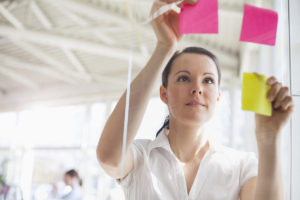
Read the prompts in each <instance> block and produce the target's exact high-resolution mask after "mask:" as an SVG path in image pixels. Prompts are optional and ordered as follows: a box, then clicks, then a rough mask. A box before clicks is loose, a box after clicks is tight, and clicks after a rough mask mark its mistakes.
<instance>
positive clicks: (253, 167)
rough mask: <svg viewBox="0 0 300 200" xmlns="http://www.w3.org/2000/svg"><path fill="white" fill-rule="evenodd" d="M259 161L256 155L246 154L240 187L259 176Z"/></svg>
mask: <svg viewBox="0 0 300 200" xmlns="http://www.w3.org/2000/svg"><path fill="white" fill-rule="evenodd" d="M257 170H258V161H257V158H256V156H255V154H254V153H245V155H243V156H242V159H241V171H240V187H242V186H243V185H244V184H245V183H246V182H247V181H248V180H250V179H251V178H253V177H255V176H257Z"/></svg>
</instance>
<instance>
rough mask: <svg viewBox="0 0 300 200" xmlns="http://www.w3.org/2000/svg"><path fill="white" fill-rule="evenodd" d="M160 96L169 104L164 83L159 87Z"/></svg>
mask: <svg viewBox="0 0 300 200" xmlns="http://www.w3.org/2000/svg"><path fill="white" fill-rule="evenodd" d="M159 96H160V99H161V100H162V101H163V102H164V103H165V104H168V97H167V89H166V88H165V87H164V86H163V85H162V86H160V88H159Z"/></svg>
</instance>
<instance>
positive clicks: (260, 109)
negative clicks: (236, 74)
mask: <svg viewBox="0 0 300 200" xmlns="http://www.w3.org/2000/svg"><path fill="white" fill-rule="evenodd" d="M269 89H270V86H269V85H267V77H265V76H264V75H259V74H254V73H244V74H243V88H242V109H243V110H249V111H254V112H256V113H259V114H262V115H267V116H271V115H272V104H271V102H270V101H269V100H268V98H267V94H268V91H269Z"/></svg>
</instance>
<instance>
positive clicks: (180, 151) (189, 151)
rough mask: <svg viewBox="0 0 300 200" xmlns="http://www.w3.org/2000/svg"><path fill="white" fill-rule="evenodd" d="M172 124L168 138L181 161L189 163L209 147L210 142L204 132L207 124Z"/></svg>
mask: <svg viewBox="0 0 300 200" xmlns="http://www.w3.org/2000/svg"><path fill="white" fill-rule="evenodd" d="M172 125H173V124H170V131H169V134H168V139H169V143H170V146H171V149H172V151H173V152H174V154H175V155H176V157H177V158H178V159H179V160H180V161H181V162H184V163H187V162H189V161H191V160H193V159H194V158H197V156H198V155H200V153H201V152H202V153H203V151H205V152H206V150H207V149H208V148H209V142H208V140H207V138H206V137H205V134H204V132H205V129H206V128H205V126H202V127H201V128H199V127H190V126H184V125H179V124H176V125H173V126H172ZM202 153H201V154H202Z"/></svg>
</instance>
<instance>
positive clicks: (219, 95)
mask: <svg viewBox="0 0 300 200" xmlns="http://www.w3.org/2000/svg"><path fill="white" fill-rule="evenodd" d="M220 98H221V92H220V91H219V92H218V97H217V102H219V101H220Z"/></svg>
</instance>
